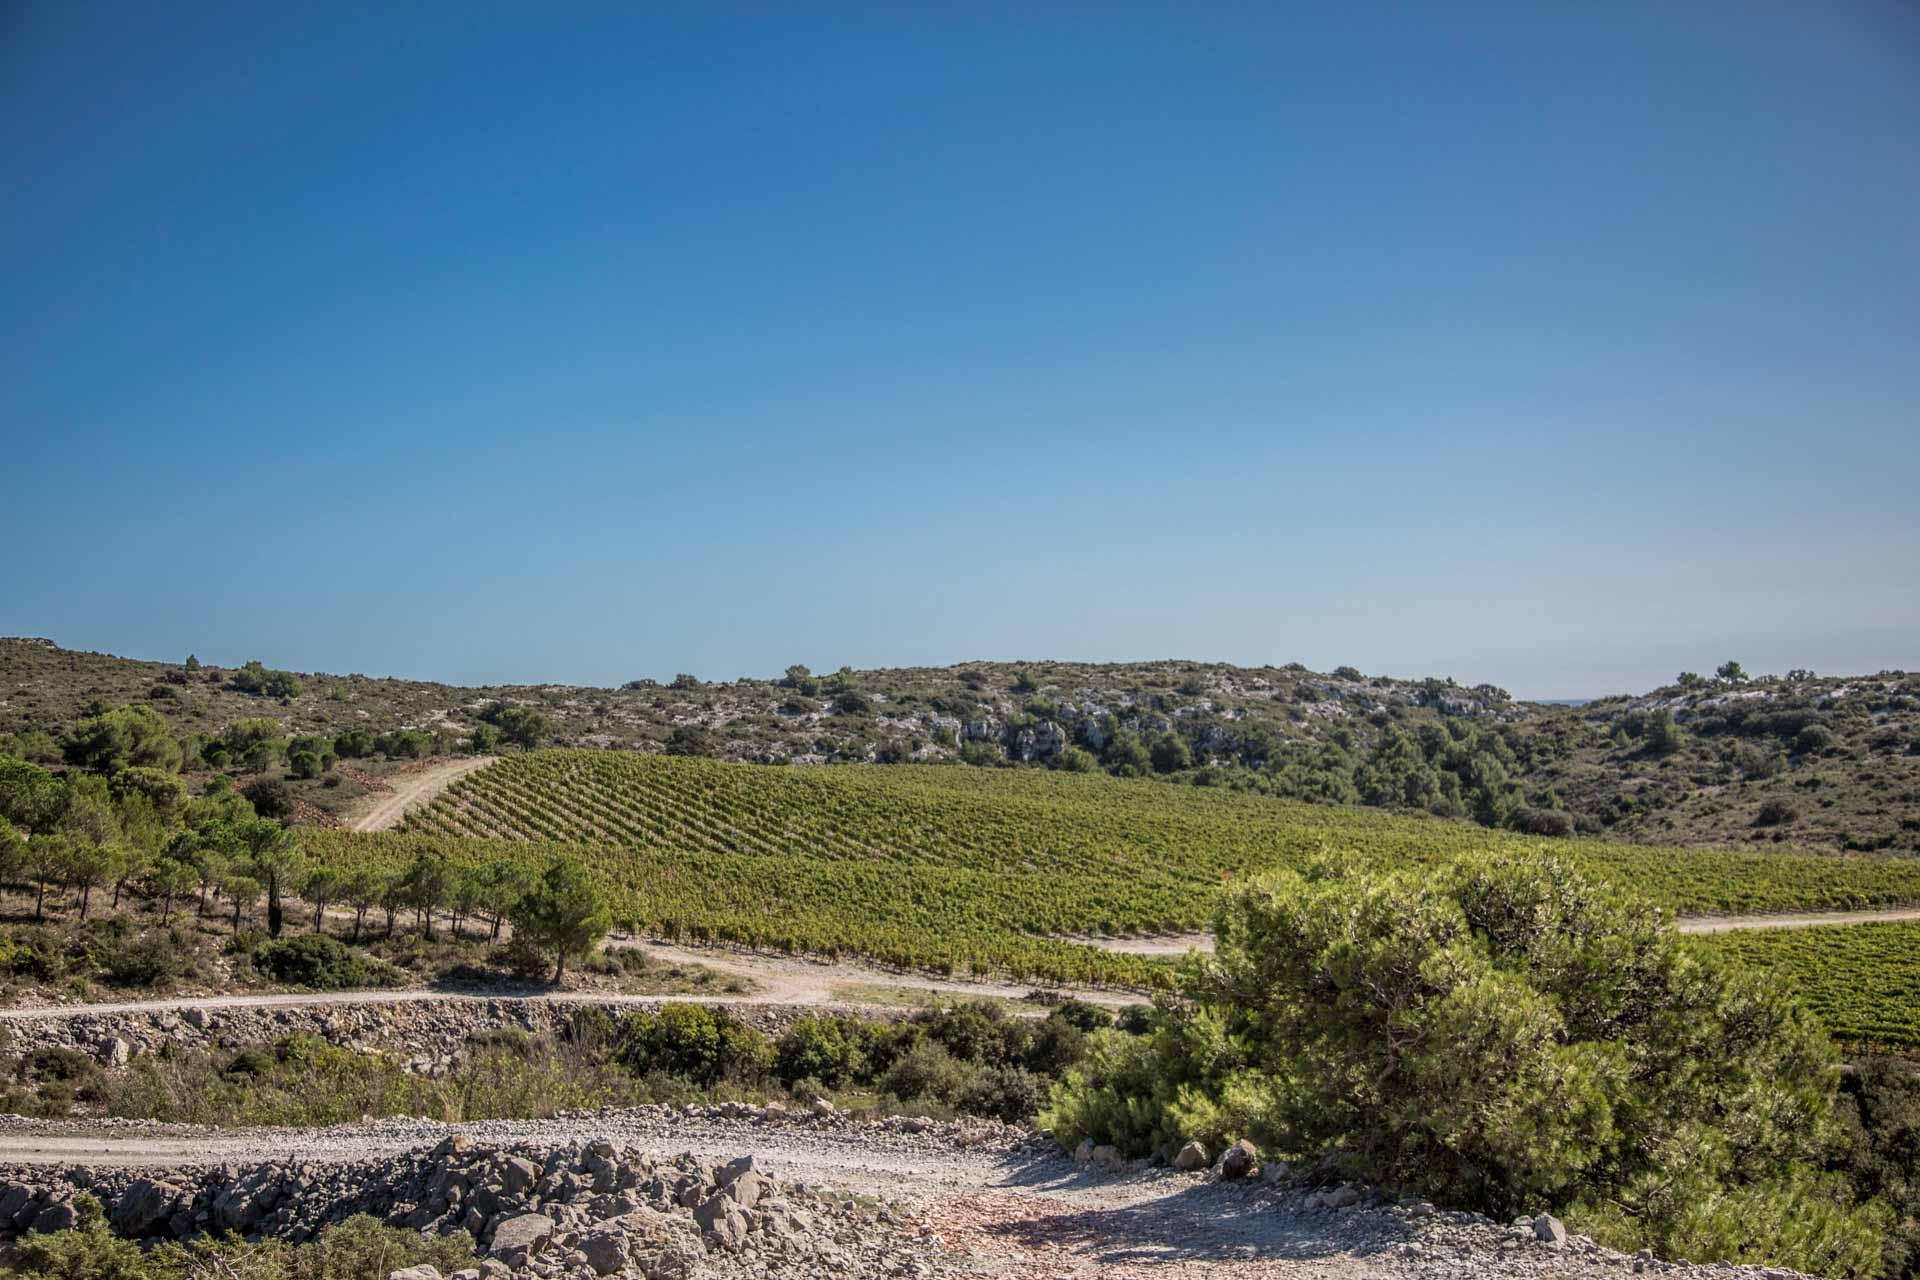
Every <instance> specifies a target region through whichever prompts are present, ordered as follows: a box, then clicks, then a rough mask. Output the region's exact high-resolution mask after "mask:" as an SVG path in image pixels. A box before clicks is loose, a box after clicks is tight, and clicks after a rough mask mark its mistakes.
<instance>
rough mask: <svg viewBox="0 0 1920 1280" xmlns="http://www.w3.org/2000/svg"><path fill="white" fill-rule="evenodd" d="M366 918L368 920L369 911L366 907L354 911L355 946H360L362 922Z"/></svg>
mask: <svg viewBox="0 0 1920 1280" xmlns="http://www.w3.org/2000/svg"><path fill="white" fill-rule="evenodd" d="M366 918H367V909H366V908H365V907H359V908H356V909H355V910H354V913H353V941H354V945H355V946H358V945H359V944H360V922H361V921H362V920H365V919H366Z"/></svg>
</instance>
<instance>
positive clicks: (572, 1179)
mask: <svg viewBox="0 0 1920 1280" xmlns="http://www.w3.org/2000/svg"><path fill="white" fill-rule="evenodd" d="M0 1179H4V1180H0V1239H5V1238H11V1237H16V1236H18V1235H21V1234H24V1233H26V1232H28V1231H41V1232H48V1231H61V1230H65V1229H67V1228H70V1227H72V1226H73V1225H74V1223H75V1221H76V1220H77V1218H78V1206H77V1201H78V1198H79V1197H80V1196H81V1195H91V1196H93V1197H94V1198H96V1199H97V1200H99V1201H100V1202H101V1204H102V1206H103V1207H104V1208H105V1210H106V1214H107V1221H108V1223H109V1224H110V1225H111V1226H112V1228H113V1229H114V1231H115V1232H117V1233H118V1234H120V1235H123V1236H125V1237H128V1238H130V1239H141V1240H144V1239H187V1238H189V1237H192V1236H197V1235H203V1234H210V1233H221V1232H233V1233H235V1234H238V1235H242V1236H248V1237H253V1238H261V1237H276V1238H281V1239H286V1240H289V1241H292V1242H295V1243H298V1242H300V1241H303V1240H307V1239H310V1238H312V1237H313V1236H315V1235H317V1234H318V1233H319V1232H320V1231H322V1230H324V1229H325V1228H326V1227H327V1226H329V1225H330V1224H332V1223H336V1222H340V1221H342V1220H344V1219H346V1218H348V1217H352V1216H354V1215H356V1214H371V1215H373V1216H374V1217H376V1218H379V1219H380V1220H382V1221H384V1222H386V1223H387V1224H388V1225H390V1226H395V1227H404V1228H407V1229H409V1230H414V1231H420V1232H423V1233H425V1234H429V1235H441V1236H450V1235H456V1234H464V1235H466V1236H469V1237H471V1238H472V1240H473V1242H474V1246H475V1249H476V1251H477V1252H478V1254H479V1256H480V1257H481V1258H482V1259H484V1260H485V1262H484V1263H483V1265H482V1267H480V1268H479V1269H477V1270H476V1271H475V1272H474V1273H473V1277H480V1276H489V1277H501V1278H504V1277H507V1276H515V1277H519V1276H526V1277H543V1278H544V1277H555V1276H563V1275H564V1276H569V1277H571V1276H578V1275H593V1276H608V1275H624V1276H632V1277H648V1278H649V1280H654V1278H659V1280H692V1278H693V1277H702V1276H713V1277H724V1276H732V1275H746V1274H751V1275H756V1276H768V1275H803V1274H804V1275H816V1274H818V1275H829V1274H831V1275H834V1276H837V1277H848V1278H849V1280H852V1278H855V1277H866V1276H872V1277H879V1276H898V1275H912V1274H923V1275H924V1274H929V1273H930V1272H931V1270H932V1267H931V1263H930V1262H929V1259H930V1258H932V1257H933V1256H934V1255H935V1253H936V1251H937V1247H938V1246H937V1242H930V1241H927V1240H924V1239H923V1238H921V1237H920V1236H919V1235H916V1234H911V1233H909V1232H907V1231H905V1230H904V1229H900V1228H897V1227H896V1226H895V1225H894V1224H893V1223H892V1222H890V1221H889V1220H888V1215H886V1214H885V1212H884V1211H876V1210H875V1209H873V1208H871V1207H869V1206H866V1205H863V1204H861V1203H860V1202H859V1201H856V1200H853V1199H850V1198H847V1197H841V1196H835V1195H833V1194H831V1193H824V1194H816V1193H815V1192H813V1191H811V1190H809V1189H808V1188H807V1187H805V1186H804V1185H789V1184H786V1183H783V1182H782V1181H780V1180H779V1179H776V1178H775V1177H774V1175H773V1174H772V1173H771V1172H769V1171H768V1170H767V1169H766V1168H765V1166H764V1165H763V1164H762V1163H761V1162H759V1161H758V1160H756V1159H755V1158H754V1157H752V1156H746V1157H742V1158H741V1159H739V1160H735V1161H732V1162H730V1163H727V1164H721V1165H715V1164H711V1163H706V1162H703V1161H700V1160H697V1159H695V1158H694V1157H693V1156H690V1155H685V1156H680V1157H677V1158H675V1159H671V1160H667V1159H662V1158H659V1157H656V1156H653V1155H649V1154H646V1153H643V1152H640V1151H637V1150H633V1149H629V1148H625V1147H622V1146H619V1145H617V1144H615V1143H614V1142H612V1141H609V1140H606V1139H597V1140H594V1141H590V1142H584V1143H571V1144H566V1145H561V1146H555V1147H551V1148H546V1149H542V1148H538V1147H531V1146H526V1147H514V1148H503V1147H493V1146H486V1145H480V1144H476V1143H473V1142H472V1141H470V1140H469V1139H467V1138H465V1137H464V1136H459V1135H455V1136H453V1137H450V1138H448V1139H446V1140H445V1141H443V1142H441V1143H440V1144H439V1145H438V1146H435V1147H433V1148H431V1149H422V1150H416V1151H412V1152H407V1153H405V1154H401V1155H395V1156H388V1157H382V1158H378V1159H373V1160H365V1161H360V1162H355V1163H339V1164H313V1163H297V1162H290V1163H262V1164H256V1165H251V1166H247V1167H244V1168H239V1169H235V1168H232V1167H226V1168H217V1167H216V1168H203V1169H194V1170H185V1171H177V1172H174V1173H170V1174H168V1175H167V1176H166V1177H165V1178H164V1179H157V1178H153V1177H149V1176H145V1175H143V1174H141V1173H139V1172H138V1171H134V1170H126V1169H106V1170H98V1171H89V1170H86V1169H75V1168H61V1169H58V1170H50V1169H16V1170H13V1171H10V1172H7V1171H0ZM460 1274H463V1275H464V1274H465V1273H460ZM473 1277H469V1280H473Z"/></svg>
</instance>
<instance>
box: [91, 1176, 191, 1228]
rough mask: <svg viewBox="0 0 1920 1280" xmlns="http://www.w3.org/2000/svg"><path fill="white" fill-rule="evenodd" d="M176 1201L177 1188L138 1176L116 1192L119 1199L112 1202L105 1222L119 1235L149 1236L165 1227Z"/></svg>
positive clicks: (178, 1190)
mask: <svg viewBox="0 0 1920 1280" xmlns="http://www.w3.org/2000/svg"><path fill="white" fill-rule="evenodd" d="M179 1200H180V1188H178V1187H176V1186H174V1185H172V1184H171V1183H166V1182H155V1181H154V1180H153V1179H151V1178H140V1179H138V1180H136V1181H134V1182H133V1183H131V1184H129V1185H128V1187H127V1189H126V1190H125V1191H123V1192H121V1193H120V1198H119V1199H118V1200H116V1201H114V1202H113V1210H112V1212H110V1213H109V1214H108V1215H107V1221H108V1222H109V1223H111V1224H112V1225H113V1229H114V1230H115V1231H117V1232H119V1233H120V1234H121V1235H123V1236H129V1237H132V1238H134V1239H139V1238H140V1237H141V1236H150V1235H153V1234H155V1233H156V1232H158V1231H160V1230H161V1229H163V1228H165V1227H166V1226H167V1220H168V1219H169V1218H171V1217H172V1216H173V1211H174V1207H175V1205H176V1204H177V1202H178V1201H179Z"/></svg>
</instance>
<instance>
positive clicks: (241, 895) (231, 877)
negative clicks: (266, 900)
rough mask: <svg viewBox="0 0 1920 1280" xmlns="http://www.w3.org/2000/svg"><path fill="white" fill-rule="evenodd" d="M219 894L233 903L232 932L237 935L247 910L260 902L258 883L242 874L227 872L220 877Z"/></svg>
mask: <svg viewBox="0 0 1920 1280" xmlns="http://www.w3.org/2000/svg"><path fill="white" fill-rule="evenodd" d="M220 892H222V893H224V894H226V895H227V898H228V899H229V900H230V901H231V902H232V903H233V931H234V932H235V933H238V932H240V920H241V918H242V917H243V916H244V915H245V914H246V911H247V908H249V907H251V906H253V904H254V903H256V902H258V901H260V882H259V881H258V880H256V879H254V878H253V877H252V876H250V875H247V874H245V873H244V872H240V871H229V872H227V873H226V874H225V875H223V876H221V877H220Z"/></svg>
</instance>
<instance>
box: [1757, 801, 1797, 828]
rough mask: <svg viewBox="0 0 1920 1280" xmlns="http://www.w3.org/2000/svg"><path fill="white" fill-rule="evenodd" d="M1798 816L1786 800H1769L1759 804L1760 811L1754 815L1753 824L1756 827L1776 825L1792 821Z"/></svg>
mask: <svg viewBox="0 0 1920 1280" xmlns="http://www.w3.org/2000/svg"><path fill="white" fill-rule="evenodd" d="M1799 816H1800V815H1799V814H1798V813H1797V812H1795V811H1794V807H1793V806H1792V805H1791V804H1789V803H1788V802H1787V801H1785V800H1769V801H1767V802H1766V803H1765V804H1763V805H1761V806H1760V812H1759V813H1758V814H1756V815H1755V816H1754V819H1753V825H1754V826H1756V827H1778V826H1781V825H1783V824H1785V823H1789V822H1792V821H1793V820H1794V819H1795V818H1797V817H1799Z"/></svg>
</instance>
